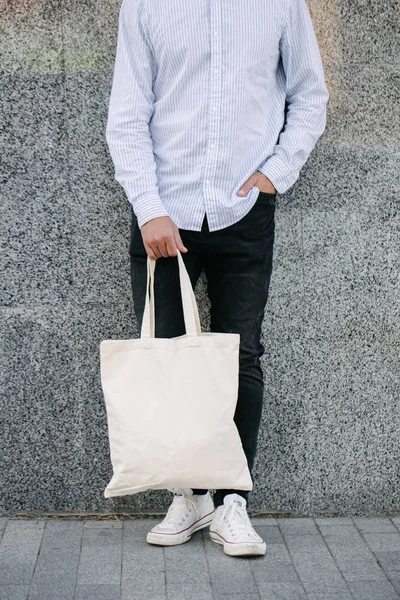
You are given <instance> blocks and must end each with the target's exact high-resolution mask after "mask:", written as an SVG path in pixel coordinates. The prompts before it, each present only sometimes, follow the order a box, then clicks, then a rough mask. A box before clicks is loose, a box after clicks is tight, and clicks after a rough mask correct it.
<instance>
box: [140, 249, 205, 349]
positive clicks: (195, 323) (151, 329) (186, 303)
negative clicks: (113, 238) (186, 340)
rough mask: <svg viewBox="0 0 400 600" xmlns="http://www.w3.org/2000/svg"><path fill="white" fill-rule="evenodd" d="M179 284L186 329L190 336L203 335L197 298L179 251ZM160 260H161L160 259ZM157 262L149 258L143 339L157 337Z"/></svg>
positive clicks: (141, 334) (141, 335)
mask: <svg viewBox="0 0 400 600" xmlns="http://www.w3.org/2000/svg"><path fill="white" fill-rule="evenodd" d="M177 251H178V266H179V282H180V286H181V295H182V306H183V316H184V319H185V329H186V334H187V335H188V336H199V335H201V326H200V318H199V311H198V308H197V302H196V297H195V295H194V292H193V288H192V284H191V281H190V277H189V274H188V272H187V270H186V267H185V263H184V262H183V258H182V254H181V252H180V250H178V249H177ZM158 260H160V259H158ZM156 263H157V261H156V260H155V259H154V258H150V257H149V256H147V286H146V303H145V308H144V313H143V322H142V330H141V333H140V337H141V338H154V337H155V311H154V271H155V268H156Z"/></svg>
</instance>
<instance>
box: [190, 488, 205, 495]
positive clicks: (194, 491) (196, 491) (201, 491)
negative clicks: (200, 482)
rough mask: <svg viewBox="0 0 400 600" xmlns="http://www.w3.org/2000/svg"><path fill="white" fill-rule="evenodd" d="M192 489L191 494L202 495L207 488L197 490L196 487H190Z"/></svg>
mask: <svg viewBox="0 0 400 600" xmlns="http://www.w3.org/2000/svg"><path fill="white" fill-rule="evenodd" d="M192 491H193V494H196V495H199V496H204V495H205V494H207V492H208V490H198V489H194V488H192Z"/></svg>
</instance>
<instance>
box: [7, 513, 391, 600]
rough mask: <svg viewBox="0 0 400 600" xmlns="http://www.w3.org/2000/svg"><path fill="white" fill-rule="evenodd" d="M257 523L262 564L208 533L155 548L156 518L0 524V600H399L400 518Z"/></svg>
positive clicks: (258, 520) (35, 520)
mask: <svg viewBox="0 0 400 600" xmlns="http://www.w3.org/2000/svg"><path fill="white" fill-rule="evenodd" d="M157 520H159V518H158V519H157ZM252 522H253V524H254V527H255V529H256V530H257V531H258V533H259V534H260V535H261V536H262V537H263V538H264V539H265V541H266V542H267V553H266V555H265V556H263V557H254V558H232V557H229V556H226V555H225V554H224V552H223V549H222V546H219V545H217V544H215V543H213V542H212V541H211V540H210V539H209V537H208V529H206V530H203V531H201V532H197V533H196V534H194V535H193V537H192V539H191V540H190V541H189V542H188V543H186V544H183V545H181V546H176V547H171V548H162V547H155V546H150V545H149V544H147V542H146V533H147V531H148V529H150V528H151V527H152V526H153V525H154V523H155V519H154V518H121V519H120V520H119V519H118V518H114V520H113V519H112V518H110V517H109V518H107V519H104V518H99V519H96V518H89V519H79V518H78V519H77V518H75V519H72V518H33V519H22V518H5V517H4V518H0V530H1V533H0V535H1V536H2V537H1V542H0V600H222V599H228V598H230V599H232V600H235V599H236V600H395V599H396V600H398V599H400V517H394V518H372V517H371V518H370V517H363V518H341V517H332V518H330V517H324V518H315V519H314V518H267V517H253V518H252Z"/></svg>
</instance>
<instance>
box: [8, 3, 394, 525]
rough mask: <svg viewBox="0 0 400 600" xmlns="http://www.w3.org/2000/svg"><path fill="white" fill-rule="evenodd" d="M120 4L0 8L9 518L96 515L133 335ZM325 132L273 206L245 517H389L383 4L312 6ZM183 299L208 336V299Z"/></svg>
mask: <svg viewBox="0 0 400 600" xmlns="http://www.w3.org/2000/svg"><path fill="white" fill-rule="evenodd" d="M119 6H120V0H96V1H93V0H79V1H78V0H62V1H61V2H59V1H57V0H0V33H1V35H0V53H1V60H0V88H1V94H0V165H1V166H0V182H1V219H0V228H1V254H0V261H1V272H2V274H4V273H5V276H3V277H2V278H1V334H2V337H1V356H0V360H1V371H0V372H1V412H0V414H1V436H0V457H1V459H0V460H1V463H0V473H1V494H0V510H1V511H2V512H8V511H9V512H11V513H15V512H29V511H42V512H43V511H46V512H47V511H49V512H74V511H93V512H107V511H113V510H118V511H129V510H135V511H136V510H158V509H161V508H165V507H166V506H167V505H168V502H169V500H170V494H169V493H168V492H163V491H162V492H151V493H142V494H139V495H136V496H131V497H124V498H120V499H114V500H106V499H105V498H104V497H103V491H104V488H105V486H106V484H107V483H108V481H109V479H110V477H111V464H110V459H109V449H108V438H107V421H106V412H105V405H104V401H103V396H102V392H101V387H100V377H99V344H100V341H101V340H102V339H109V338H121V337H126V338H128V337H132V336H135V337H136V336H137V334H138V332H137V324H136V322H135V319H134V315H133V308H132V301H131V296H130V281H129V261H128V243H129V227H130V221H129V217H130V207H129V204H128V202H127V200H126V198H125V195H124V192H123V190H122V188H121V187H120V186H119V184H118V183H117V182H116V181H115V180H114V176H113V175H114V171H113V165H112V162H111V158H110V156H109V154H108V150H107V146H106V143H105V133H104V132H105V124H106V115H107V108H108V99H109V93H110V88H111V81H112V69H113V63H114V56H115V44H116V34H117V22H118V11H119ZM309 6H310V10H311V15H312V18H313V22H314V24H315V29H316V33H317V36H318V39H319V43H320V48H321V53H322V56H323V61H324V66H325V72H326V81H327V85H328V87H329V91H330V101H329V106H328V123H327V128H326V131H325V133H324V135H323V136H322V138H320V140H319V141H318V143H317V146H316V148H315V149H314V151H313V153H312V155H311V157H310V158H309V161H308V162H307V164H306V166H305V167H304V168H303V170H302V173H301V176H300V179H299V180H298V182H297V183H296V184H295V185H294V186H293V187H292V188H291V189H290V190H289V191H288V192H287V193H286V194H284V195H282V196H279V197H278V204H277V214H276V219H277V233H276V246H275V259H274V274H273V278H272V283H271V295H270V300H269V304H268V307H267V311H266V315H265V324H264V333H263V342H264V344H265V347H266V352H265V355H264V356H263V359H262V361H263V368H264V372H265V382H266V390H265V406H264V412H263V426H262V430H261V433H260V439H259V450H258V456H257V461H256V466H255V476H256V482H255V490H254V494H253V496H252V501H251V507H252V508H253V509H255V508H259V509H265V510H270V511H288V512H292V513H296V514H312V515H316V514H319V513H331V512H332V513H340V514H365V515H370V514H380V513H387V512H389V513H396V512H399V510H400V495H399V492H398V490H399V488H400V472H399V470H400V467H399V465H400V433H399V432H400V407H399V404H400V402H399V400H400V398H399V397H400V381H399V379H400V364H399V350H400V343H399V340H400V281H399V270H400V217H399V192H400V180H399V173H400V168H399V167H400V165H399V158H400V150H399V135H400V121H399V96H400V91H399V88H400V73H399V63H400V53H399V47H398V30H399V14H400V9H399V4H398V3H397V2H396V1H395V0H380V2H372V1H371V0H351V1H350V0H309ZM196 293H197V295H198V298H199V302H200V305H201V314H202V320H203V325H204V328H205V329H207V328H208V313H207V310H208V300H207V298H206V295H205V282H204V278H202V279H201V280H200V282H199V285H198V288H197V289H196Z"/></svg>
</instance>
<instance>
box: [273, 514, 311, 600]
mask: <svg viewBox="0 0 400 600" xmlns="http://www.w3.org/2000/svg"><path fill="white" fill-rule="evenodd" d="M276 522H277V525H278V530H279V532H280V534H281V536H282V539H283V543H284V544H285V548H286V550H287V551H288V554H289V557H290V560H291V561H292V565H293V568H294V570H295V572H296V575H297V577H298V580H299V581H300V583H301V587H302V588H303V590H304V594H305V596H306V600H309V598H308V594H307V590H306V588H305V587H304V583H303V581H302V579H301V577H300V575H299V572H298V570H297V568H296V565H295V564H294V560H293V556H292V553H291V552H290V549H289V546H288V545H287V542H286V538H285V536H284V533H283V531H282V529H281V527H279V519H277V521H276Z"/></svg>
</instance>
